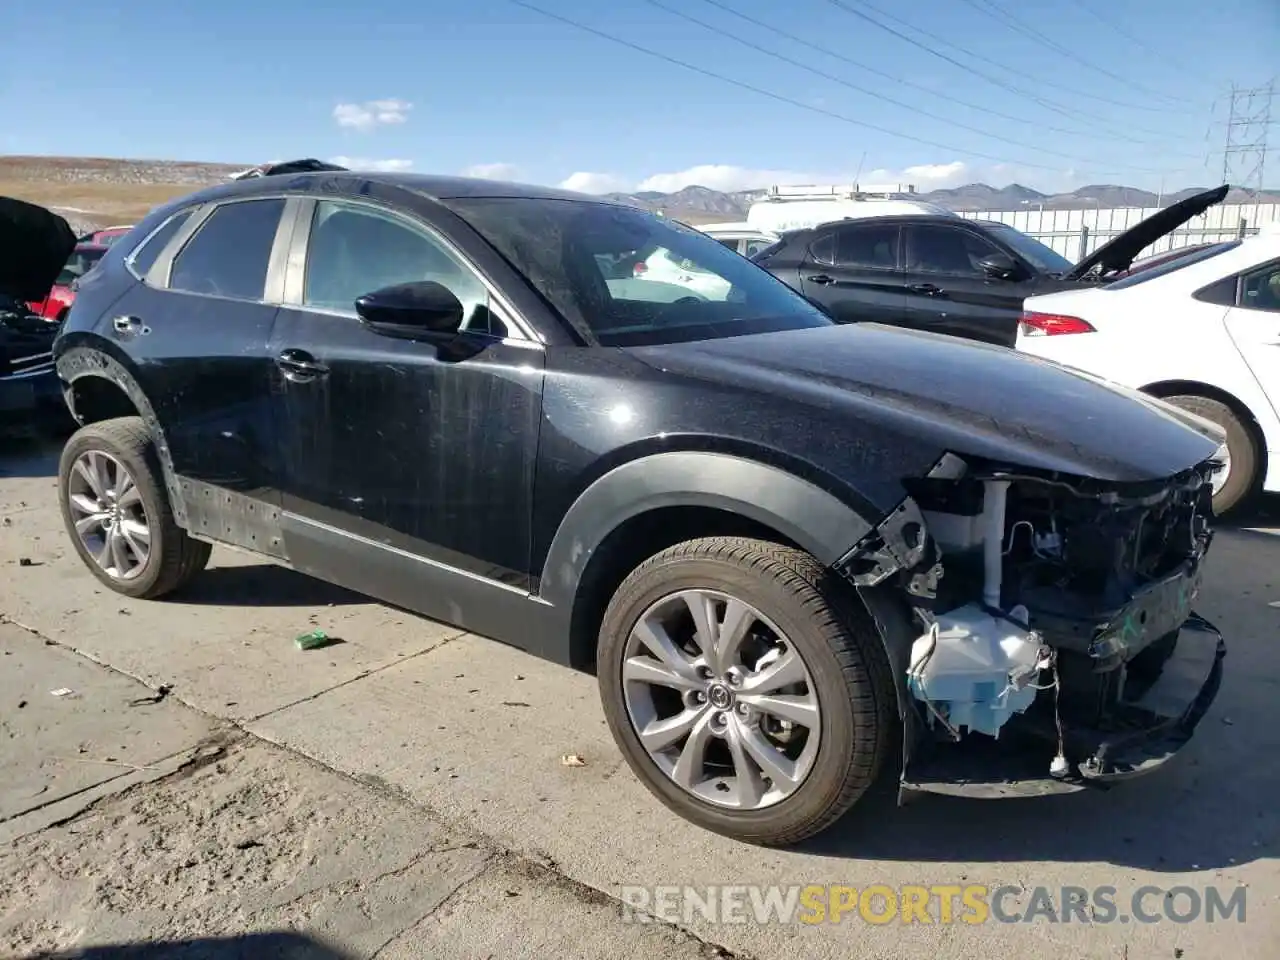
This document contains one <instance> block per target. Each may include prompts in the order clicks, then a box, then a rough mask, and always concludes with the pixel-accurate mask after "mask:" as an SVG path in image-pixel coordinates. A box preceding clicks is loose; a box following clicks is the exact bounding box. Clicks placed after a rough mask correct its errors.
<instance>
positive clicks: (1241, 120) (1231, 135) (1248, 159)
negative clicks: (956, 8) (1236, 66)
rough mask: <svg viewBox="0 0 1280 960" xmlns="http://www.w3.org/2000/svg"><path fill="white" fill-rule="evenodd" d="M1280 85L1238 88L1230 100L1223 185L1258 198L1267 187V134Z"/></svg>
mask: <svg viewBox="0 0 1280 960" xmlns="http://www.w3.org/2000/svg"><path fill="white" fill-rule="evenodd" d="M1275 95H1276V81H1275V80H1272V81H1271V82H1270V83H1268V84H1267V85H1266V86H1265V87H1254V88H1253V89H1251V90H1241V89H1239V88H1237V87H1235V86H1234V85H1233V86H1232V88H1231V93H1230V95H1229V100H1230V103H1231V108H1230V111H1229V114H1228V117H1227V124H1226V127H1227V143H1226V146H1225V147H1224V148H1223V151H1222V182H1223V183H1229V184H1231V185H1232V186H1236V187H1242V188H1244V189H1245V190H1248V191H1249V192H1250V193H1252V194H1253V195H1254V196H1255V197H1256V196H1257V195H1258V194H1259V193H1261V192H1262V189H1263V187H1265V186H1266V184H1264V183H1263V179H1262V178H1263V175H1264V174H1265V172H1266V167H1267V133H1268V131H1269V130H1270V129H1271V126H1272V124H1273V121H1272V119H1271V102H1272V100H1274V99H1275Z"/></svg>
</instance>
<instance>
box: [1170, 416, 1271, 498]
mask: <svg viewBox="0 0 1280 960" xmlns="http://www.w3.org/2000/svg"><path fill="white" fill-rule="evenodd" d="M1165 402H1166V403H1171V404H1173V405H1174V406H1175V407H1181V408H1182V409H1183V410H1186V411H1188V412H1190V413H1194V414H1196V415H1197V416H1201V417H1204V418H1205V419H1206V420H1210V421H1212V422H1213V423H1216V424H1217V425H1218V426H1220V427H1222V429H1223V430H1225V431H1226V433H1227V452H1228V454H1229V455H1230V457H1231V463H1230V469H1229V470H1228V472H1227V478H1226V481H1225V482H1224V483H1223V484H1222V486H1221V487H1219V488H1218V490H1216V491H1215V492H1214V494H1213V512H1214V514H1215V515H1217V516H1220V517H1221V516H1224V515H1226V514H1227V513H1229V512H1230V511H1232V510H1234V509H1235V508H1236V507H1239V506H1240V505H1241V504H1242V503H1244V502H1245V501H1246V500H1248V499H1249V497H1250V496H1251V495H1252V494H1253V492H1254V490H1256V489H1257V486H1258V482H1259V480H1261V477H1260V476H1259V475H1258V471H1259V466H1260V465H1261V463H1262V456H1261V452H1260V451H1259V449H1258V441H1257V438H1256V436H1255V434H1254V432H1253V430H1252V429H1251V428H1250V427H1249V425H1248V424H1246V423H1245V422H1244V421H1243V420H1242V419H1241V418H1240V417H1239V416H1238V415H1237V414H1236V412H1235V411H1234V410H1232V409H1231V408H1230V407H1229V406H1227V405H1226V404H1225V403H1222V402H1221V401H1219V400H1211V399H1210V398H1209V397H1201V396H1196V395H1194V394H1184V395H1179V396H1174V397H1166V398H1165Z"/></svg>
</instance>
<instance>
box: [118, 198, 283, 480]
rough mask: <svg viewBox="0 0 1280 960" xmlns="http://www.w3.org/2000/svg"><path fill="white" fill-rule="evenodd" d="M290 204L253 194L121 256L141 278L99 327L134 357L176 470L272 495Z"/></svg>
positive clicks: (186, 218) (171, 226)
mask: <svg viewBox="0 0 1280 960" xmlns="http://www.w3.org/2000/svg"><path fill="white" fill-rule="evenodd" d="M295 202H296V201H295ZM286 206H287V202H286V200H285V199H283V198H280V197H276V198H266V199H259V198H254V199H247V200H232V201H226V202H223V203H221V204H211V205H209V206H207V207H201V208H199V209H198V210H197V211H195V212H194V213H192V214H189V215H188V214H178V215H177V216H175V217H174V218H173V219H171V220H169V221H168V222H166V223H165V224H164V225H163V226H161V227H160V229H159V230H158V231H157V233H156V234H154V235H153V236H152V237H151V238H150V239H148V240H147V241H145V242H144V244H143V245H142V247H141V248H140V249H139V250H138V252H137V253H135V254H134V255H133V256H132V257H131V258H130V260H129V261H127V264H128V266H129V268H130V269H131V270H132V271H134V272H135V274H138V275H140V276H142V277H143V282H141V283H137V284H134V285H133V286H132V287H130V288H129V290H128V292H127V293H126V294H125V295H124V296H123V297H122V298H121V299H120V300H118V301H117V302H115V303H114V304H113V305H112V306H111V308H110V309H109V310H108V311H107V314H106V316H105V317H104V318H103V319H102V321H100V323H101V327H100V329H101V332H102V334H103V336H105V337H107V338H108V339H110V340H112V341H114V342H116V343H117V344H119V345H120V348H121V349H122V350H123V351H124V352H125V353H126V354H127V355H128V356H129V357H130V358H131V359H132V360H133V361H134V369H135V376H136V377H137V379H138V380H139V385H140V386H141V387H142V389H143V391H144V393H145V394H146V395H147V397H148V398H149V400H150V402H151V404H152V406H153V408H154V409H155V414H156V417H157V419H158V420H159V421H160V426H161V427H162V428H163V430H164V436H165V440H166V442H167V444H168V447H169V453H170V456H171V457H172V460H173V469H174V472H175V473H177V474H178V475H179V476H180V477H183V478H185V479H188V480H193V481H198V482H200V483H204V484H210V485H213V486H218V487H224V488H227V489H231V490H235V491H238V492H243V493H245V494H247V495H250V496H252V497H254V498H259V499H268V500H271V499H274V498H275V494H274V488H275V482H276V472H275V471H276V464H275V460H274V456H273V451H274V450H275V443H274V440H273V438H272V436H271V418H270V416H269V415H268V411H269V409H270V406H269V396H270V385H271V373H272V371H273V369H274V367H273V364H272V362H271V358H270V355H269V354H268V353H267V345H268V341H269V340H270V337H271V325H272V323H273V322H274V320H275V316H276V310H277V303H278V301H279V294H280V289H281V287H280V281H281V279H282V276H283V273H282V271H281V269H280V266H281V261H280V260H279V258H280V257H282V256H283V255H284V254H285V253H287V249H286V243H285V241H286V240H287V236H284V235H282V233H281V229H282V226H283V224H284V223H285V221H284V220H283V219H282V214H283V212H284V211H285V209H286ZM157 248H159V255H158V256H157Z"/></svg>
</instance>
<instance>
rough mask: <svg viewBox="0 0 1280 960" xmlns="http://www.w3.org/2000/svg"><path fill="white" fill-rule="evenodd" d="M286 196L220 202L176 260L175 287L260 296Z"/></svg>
mask: <svg viewBox="0 0 1280 960" xmlns="http://www.w3.org/2000/svg"><path fill="white" fill-rule="evenodd" d="M283 209H284V201H283V200H242V201H239V202H237V203H228V204H225V205H224V206H221V207H219V208H218V209H217V210H215V211H214V212H213V215H212V216H211V217H209V219H208V220H206V221H205V222H204V224H203V225H202V226H201V227H200V229H199V230H197V231H196V235H195V236H194V237H192V238H191V239H190V240H189V241H187V244H186V246H184V247H183V248H182V252H181V253H179V254H178V256H177V258H176V259H175V260H174V262H173V270H172V271H171V274H170V277H169V286H170V287H171V288H172V289H174V290H187V291H189V292H191V293H207V294H212V295H214V296H219V297H234V298H236V299H238V300H259V299H261V298H262V294H263V290H264V288H265V287H266V283H267V266H268V263H269V262H270V259H271V247H272V245H273V243H274V242H275V237H276V227H277V226H278V225H279V223H280V213H281V211H282V210H283Z"/></svg>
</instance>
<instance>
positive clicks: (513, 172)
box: [462, 163, 520, 180]
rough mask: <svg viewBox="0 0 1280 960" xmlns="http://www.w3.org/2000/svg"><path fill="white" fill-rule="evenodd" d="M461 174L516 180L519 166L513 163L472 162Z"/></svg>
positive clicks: (490, 178)
mask: <svg viewBox="0 0 1280 960" xmlns="http://www.w3.org/2000/svg"><path fill="white" fill-rule="evenodd" d="M462 175H463V176H464V177H479V178H480V179H481V180H518V179H520V168H519V167H517V166H516V165H515V164H514V163H473V164H472V165H471V166H469V167H467V168H466V169H465V170H463V171H462Z"/></svg>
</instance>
